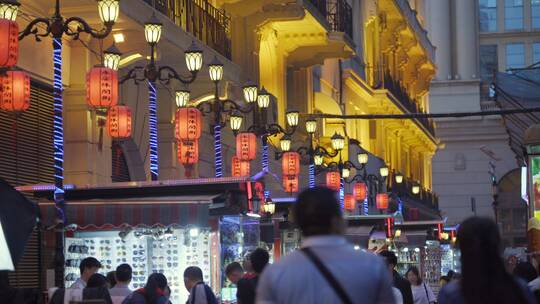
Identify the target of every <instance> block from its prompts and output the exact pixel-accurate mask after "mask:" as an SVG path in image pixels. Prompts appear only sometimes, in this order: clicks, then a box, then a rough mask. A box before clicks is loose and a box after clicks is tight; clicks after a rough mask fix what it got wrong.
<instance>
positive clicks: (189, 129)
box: [175, 107, 202, 140]
mask: <svg viewBox="0 0 540 304" xmlns="http://www.w3.org/2000/svg"><path fill="white" fill-rule="evenodd" d="M201 134H202V113H201V111H199V110H198V109H197V108H194V107H189V108H179V109H178V110H176V128H175V136H176V139H178V140H196V139H199V138H201Z"/></svg>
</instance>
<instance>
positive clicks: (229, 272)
mask: <svg viewBox="0 0 540 304" xmlns="http://www.w3.org/2000/svg"><path fill="white" fill-rule="evenodd" d="M243 275H244V268H242V265H240V263H238V262H232V263H230V264H229V265H227V267H225V276H227V279H229V281H231V282H232V283H233V284H237V283H238V281H239V280H240V279H241V278H242V276H243Z"/></svg>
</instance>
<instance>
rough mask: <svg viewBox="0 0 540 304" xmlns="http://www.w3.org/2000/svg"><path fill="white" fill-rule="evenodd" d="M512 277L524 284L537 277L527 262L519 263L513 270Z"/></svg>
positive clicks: (534, 270)
mask: <svg viewBox="0 0 540 304" xmlns="http://www.w3.org/2000/svg"><path fill="white" fill-rule="evenodd" d="M514 275H515V276H516V277H518V278H520V279H522V280H524V281H525V282H527V283H528V282H530V281H532V280H534V279H536V278H537V277H538V273H537V272H536V269H535V268H534V266H533V265H532V264H531V263H529V262H519V263H517V265H516V267H515V268H514Z"/></svg>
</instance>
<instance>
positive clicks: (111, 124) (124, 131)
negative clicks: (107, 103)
mask: <svg viewBox="0 0 540 304" xmlns="http://www.w3.org/2000/svg"><path fill="white" fill-rule="evenodd" d="M107 130H108V131H109V136H111V137H112V138H128V137H130V136H131V109H130V108H129V107H128V106H114V107H111V108H110V109H109V111H107Z"/></svg>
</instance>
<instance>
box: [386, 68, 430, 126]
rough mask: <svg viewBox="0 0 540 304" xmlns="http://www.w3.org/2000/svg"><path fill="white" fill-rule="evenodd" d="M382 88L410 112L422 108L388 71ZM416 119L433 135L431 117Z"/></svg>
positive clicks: (416, 111) (415, 111) (418, 110)
mask: <svg viewBox="0 0 540 304" xmlns="http://www.w3.org/2000/svg"><path fill="white" fill-rule="evenodd" d="M384 88H385V89H387V90H388V91H390V93H392V95H394V97H395V98H396V99H398V100H399V102H400V103H401V105H402V106H403V107H404V108H405V109H407V111H409V112H410V113H420V112H422V110H421V109H420V107H418V104H417V103H416V102H415V101H414V99H412V98H411V97H410V96H409V93H408V92H407V90H406V89H405V88H404V87H403V86H402V85H401V82H400V81H398V80H395V79H394V78H392V76H391V75H390V73H389V72H386V73H385V74H384ZM416 120H417V121H418V122H419V123H420V124H421V125H422V126H423V127H424V128H425V129H426V130H427V131H428V132H429V133H430V134H431V135H432V136H435V125H434V123H433V120H432V119H429V118H416Z"/></svg>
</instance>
